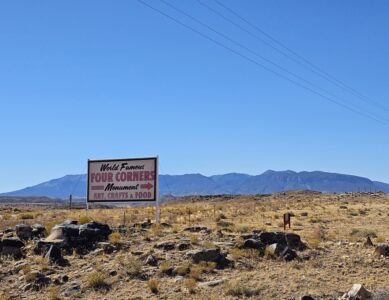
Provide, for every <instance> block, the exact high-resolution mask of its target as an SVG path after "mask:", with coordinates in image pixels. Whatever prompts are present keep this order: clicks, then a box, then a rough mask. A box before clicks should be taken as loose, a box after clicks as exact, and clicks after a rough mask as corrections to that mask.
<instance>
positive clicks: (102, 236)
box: [79, 221, 112, 244]
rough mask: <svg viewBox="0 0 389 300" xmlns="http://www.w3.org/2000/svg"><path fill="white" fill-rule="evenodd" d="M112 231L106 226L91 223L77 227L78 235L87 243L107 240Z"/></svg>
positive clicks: (94, 222)
mask: <svg viewBox="0 0 389 300" xmlns="http://www.w3.org/2000/svg"><path fill="white" fill-rule="evenodd" d="M111 233H112V230H111V229H110V228H109V226H108V225H107V224H103V223H99V222H96V221H92V222H89V223H86V224H83V225H80V227H79V235H80V237H81V238H84V237H85V238H86V240H87V243H89V244H91V243H95V242H101V241H105V240H107V239H108V236H109V235H110V234H111Z"/></svg>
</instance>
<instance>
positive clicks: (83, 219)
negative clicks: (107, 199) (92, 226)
mask: <svg viewBox="0 0 389 300" xmlns="http://www.w3.org/2000/svg"><path fill="white" fill-rule="evenodd" d="M91 221H93V219H92V218H91V217H89V216H80V217H79V218H78V223H79V224H85V223H89V222H91Z"/></svg>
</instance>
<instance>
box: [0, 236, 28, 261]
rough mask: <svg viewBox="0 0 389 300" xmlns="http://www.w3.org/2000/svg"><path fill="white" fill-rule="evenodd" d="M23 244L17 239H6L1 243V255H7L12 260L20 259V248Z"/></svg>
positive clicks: (21, 254)
mask: <svg viewBox="0 0 389 300" xmlns="http://www.w3.org/2000/svg"><path fill="white" fill-rule="evenodd" d="M23 247H24V243H23V242H22V241H21V240H20V239H19V238H6V239H3V240H2V242H1V246H0V248H1V252H0V254H1V255H9V256H13V257H14V258H21V257H22V256H23V253H22V248H23Z"/></svg>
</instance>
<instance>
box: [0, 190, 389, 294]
mask: <svg viewBox="0 0 389 300" xmlns="http://www.w3.org/2000/svg"><path fill="white" fill-rule="evenodd" d="M286 212H290V213H292V219H291V223H292V224H291V228H290V229H289V228H287V232H293V233H296V234H298V235H300V236H301V239H302V240H303V241H304V242H305V243H306V244H307V245H308V246H309V248H308V249H306V250H304V251H297V254H298V256H299V258H298V259H295V260H293V261H284V260H282V259H279V258H274V257H272V256H271V255H266V254H265V255H264V256H260V255H258V253H257V252H255V251H254V250H253V249H243V248H242V247H241V246H240V245H241V243H242V235H244V234H247V233H251V232H253V230H262V231H268V232H273V231H284V228H283V214H284V213H286ZM154 214H155V211H154V207H152V206H138V207H120V208H96V207H91V209H90V210H89V211H88V213H86V211H85V210H81V209H74V210H69V209H65V208H54V207H37V206H1V207H0V232H5V231H6V228H10V227H11V228H13V227H14V226H15V225H16V224H20V223H26V224H35V223H41V224H43V225H44V226H45V227H46V229H47V230H48V231H50V229H51V228H52V227H53V226H55V224H58V223H62V222H63V221H64V220H66V219H74V220H78V221H79V222H80V223H84V222H87V221H89V220H96V221H99V222H103V223H107V224H108V225H110V226H111V227H113V228H115V227H118V226H119V225H122V228H123V230H122V233H120V234H119V233H117V234H113V235H111V236H110V240H109V242H110V243H111V245H113V246H114V249H115V250H114V251H113V252H112V253H105V252H104V251H103V250H102V249H97V250H93V251H91V252H90V253H88V254H83V255H80V254H77V253H75V252H74V253H73V254H71V255H67V256H65V258H66V259H67V261H68V265H66V266H58V265H56V264H54V263H51V262H49V261H48V260H46V259H44V258H43V257H41V256H39V255H35V254H34V253H33V251H32V250H33V247H34V244H35V241H30V242H28V243H27V245H26V247H25V250H24V252H25V258H23V259H20V260H15V259H13V258H9V257H4V256H3V257H1V256H0V266H1V268H0V295H1V296H0V299H1V300H3V299H99V300H101V299H237V298H252V299H299V298H300V297H301V296H303V295H311V296H312V297H314V298H315V299H337V298H338V297H340V296H342V295H343V294H344V293H345V292H347V291H348V290H349V289H350V288H351V287H352V285H353V284H355V283H361V284H363V285H364V286H365V287H366V288H367V289H368V290H370V291H372V292H373V294H374V295H375V297H376V299H389V257H382V256H381V257H380V256H377V255H376V254H375V253H374V249H375V247H374V246H365V245H364V242H365V241H366V238H367V236H369V237H370V238H371V240H372V242H373V243H374V244H380V243H389V195H386V194H382V193H348V194H321V193H315V192H309V191H294V192H286V193H277V194H272V195H256V196H231V195H225V196H203V197H185V198H182V199H179V200H177V201H172V202H168V203H166V204H163V205H161V206H160V216H161V218H160V221H161V224H159V225H156V224H152V225H151V226H148V227H144V228H142V224H144V222H145V221H146V220H147V219H150V220H151V221H152V222H154ZM194 225H199V226H203V227H207V229H209V230H205V229H204V230H199V231H198V232H190V231H188V230H185V228H188V227H191V226H194ZM162 242H172V244H173V245H175V246H177V245H179V244H185V245H187V248H188V249H184V250H179V249H178V246H177V247H175V248H174V249H169V250H167V249H164V248H163V247H158V246H157V245H158V244H160V243H162ZM215 247H216V248H220V249H221V252H222V253H225V254H228V258H229V259H230V260H231V261H232V262H233V265H232V266H229V267H226V268H224V269H218V268H216V267H215V265H213V264H212V263H208V264H206V263H200V264H195V263H193V262H192V261H191V260H190V259H189V258H188V257H187V255H186V253H187V252H188V251H191V250H196V249H210V248H215ZM150 255H151V256H153V257H155V258H156V260H157V263H156V264H149V263H147V262H146V260H147V258H148V257H149V256H150ZM172 270H173V273H172V272H171V271H172ZM37 273H40V274H44V276H45V277H47V278H49V279H50V281H49V283H48V284H46V285H44V286H42V287H41V288H39V290H38V289H35V288H34V287H33V288H31V285H29V283H31V282H32V281H34V280H35V279H36V276H37V275H36V274H37Z"/></svg>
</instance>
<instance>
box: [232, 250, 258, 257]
mask: <svg viewBox="0 0 389 300" xmlns="http://www.w3.org/2000/svg"><path fill="white" fill-rule="evenodd" d="M229 253H230V254H231V256H232V257H233V258H235V259H237V258H240V257H244V258H258V257H259V252H258V250H256V249H240V248H232V249H230V251H229Z"/></svg>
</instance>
